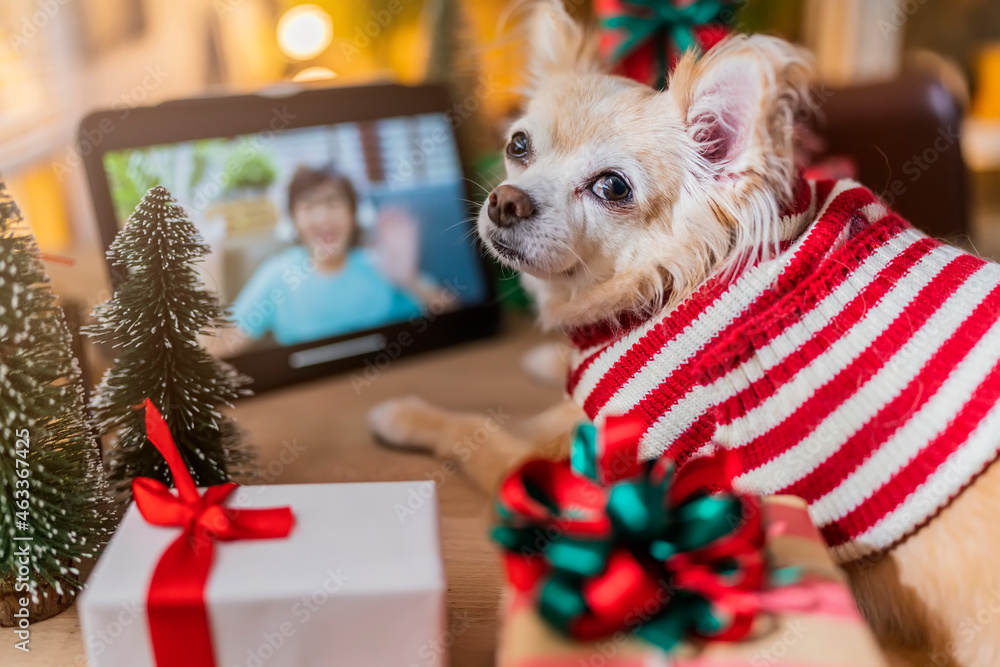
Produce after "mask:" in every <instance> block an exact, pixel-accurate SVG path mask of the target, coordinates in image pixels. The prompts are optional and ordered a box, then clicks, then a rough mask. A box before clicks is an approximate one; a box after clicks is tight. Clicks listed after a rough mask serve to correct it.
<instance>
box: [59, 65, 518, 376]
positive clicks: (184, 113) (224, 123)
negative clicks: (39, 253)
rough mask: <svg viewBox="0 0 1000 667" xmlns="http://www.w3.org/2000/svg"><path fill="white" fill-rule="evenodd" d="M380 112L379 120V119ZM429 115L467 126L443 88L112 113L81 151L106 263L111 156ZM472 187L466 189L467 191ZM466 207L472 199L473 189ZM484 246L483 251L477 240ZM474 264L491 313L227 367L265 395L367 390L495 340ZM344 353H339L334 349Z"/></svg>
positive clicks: (92, 118) (401, 326)
mask: <svg viewBox="0 0 1000 667" xmlns="http://www.w3.org/2000/svg"><path fill="white" fill-rule="evenodd" d="M374 110H378V113H373V111H374ZM426 113H444V114H447V115H448V118H449V120H450V121H451V123H452V127H453V128H455V127H456V125H457V124H458V123H460V122H461V120H462V118H461V116H458V115H456V112H455V108H454V106H453V103H452V101H451V99H450V97H449V95H448V92H447V90H446V89H445V88H444V87H443V86H439V85H421V86H403V85H398V84H379V85H370V86H361V87H354V88H307V89H301V88H296V89H293V90H292V91H290V92H287V93H282V94H250V95H227V96H214V97H199V98H191V99H183V100H175V101H170V102H164V103H162V104H159V105H157V106H149V107H136V108H113V109H106V110H101V111H96V112H93V113H90V114H88V115H87V116H86V117H85V118H84V119H83V120H82V121H81V123H80V128H79V132H78V141H79V144H78V146H79V149H80V154H81V155H82V156H83V161H84V166H85V169H86V173H87V181H88V183H89V186H90V192H91V199H92V201H93V203H94V210H95V213H96V216H97V222H98V226H99V229H100V234H101V241H102V244H103V246H104V250H105V253H106V251H107V250H108V248H109V247H110V245H111V242H112V241H113V240H114V238H115V235H116V234H117V233H118V229H119V228H118V220H117V218H116V216H115V211H114V206H113V204H112V198H111V189H110V187H109V184H108V180H107V174H106V173H105V171H104V164H103V163H104V155H105V153H107V152H109V151H116V150H123V149H130V148H142V147H147V146H155V145H161V144H175V143H181V142H186V141H194V140H198V139H211V138H220V137H222V138H225V137H234V136H239V135H248V134H261V133H264V132H270V131H281V130H290V129H296V128H307V127H315V126H325V125H334V124H337V123H351V122H358V121H365V120H375V119H379V118H391V117H398V116H415V115H419V114H426ZM453 134H454V136H455V142H456V145H457V148H458V152H459V159H460V162H461V165H462V173H463V174H467V173H468V169H467V162H466V160H465V156H464V154H463V151H462V147H461V142H460V141H459V138H458V135H457V132H455V133H453ZM465 183H466V181H463V185H464V184H465ZM465 198H466V200H468V199H469V195H468V188H467V187H466V188H465ZM474 213H475V212H474V211H473V210H471V208H470V210H469V219H471V220H474V219H475V218H474ZM476 243H477V246H478V243H479V242H478V240H477V241H476ZM477 250H479V248H478V247H477ZM475 254H476V255H477V260H476V266H477V267H478V269H479V271H480V275H481V277H482V280H483V281H484V284H485V285H486V289H487V292H486V294H487V296H486V299H485V301H484V302H483V303H482V304H479V305H472V306H465V307H462V308H460V309H459V310H457V311H453V312H447V313H440V314H437V313H433V312H430V313H428V314H427V315H426V316H424V317H420V318H416V319H414V320H411V321H408V322H401V323H394V324H389V325H387V326H384V327H380V328H377V329H366V330H363V331H357V332H353V333H350V334H345V335H341V336H335V337H331V338H324V339H321V340H317V341H312V342H309V343H303V344H299V345H290V346H278V347H273V348H267V349H261V350H253V351H248V352H244V353H241V354H237V355H234V356H227V357H224V358H225V360H226V361H228V362H230V363H232V364H233V365H234V366H235V367H236V368H237V369H238V370H240V371H241V372H243V373H245V374H246V375H248V376H249V377H250V378H252V381H253V383H252V385H251V388H252V389H253V390H254V391H258V392H259V391H264V390H267V389H272V388H275V387H280V386H284V385H287V384H291V383H295V382H302V381H306V380H312V379H316V378H319V377H324V376H326V375H330V374H332V373H340V372H344V371H349V370H356V369H364V370H365V371H367V373H362V374H360V375H359V376H358V378H354V379H355V380H357V381H358V382H361V386H366V385H365V384H364V383H365V382H366V381H369V380H370V378H368V376H369V375H372V374H373V371H372V370H371V369H375V371H377V373H375V374H376V375H377V374H379V373H381V371H382V370H384V368H385V366H386V365H387V364H389V363H392V362H394V361H395V360H396V359H399V358H402V357H407V356H411V355H414V354H418V353H422V352H427V351H430V350H437V349H441V348H443V347H448V346H451V345H456V344H459V343H462V342H466V341H471V340H476V339H480V338H484V337H487V336H491V335H493V334H495V333H496V332H497V330H498V328H499V322H500V311H499V306H498V303H497V299H496V294H495V291H494V286H493V281H492V280H491V278H490V274H489V271H488V269H487V265H486V263H485V260H484V259H483V253H482V252H480V251H477V252H476V253H475ZM108 272H109V275H110V279H111V286H112V289H117V287H118V285H119V284H120V283H121V281H122V279H123V276H122V275H121V272H120V270H119V269H117V268H113V267H112V266H111V262H110V260H109V261H108ZM379 337H381V338H379ZM378 342H383V343H384V346H383V348H382V349H378V350H375V349H372V350H371V351H369V352H361V353H356V354H350V355H349V356H344V357H341V358H335V359H331V360H329V361H322V362H318V363H312V364H307V365H304V366H299V367H295V366H293V363H292V360H293V359H302V358H303V356H306V357H308V356H309V354H312V355H313V356H322V355H323V352H324V350H326V351H327V352H328V353H329V354H335V353H336V351H337V350H341V349H344V348H348V347H350V345H351V344H353V345H354V346H356V347H361V348H365V347H367V348H372V347H373V346H374V345H375V344H376V343H378ZM341 344H346V345H341ZM338 345H340V347H339V348H338V347H331V346H338ZM302 353H306V354H305V355H303V354H302Z"/></svg>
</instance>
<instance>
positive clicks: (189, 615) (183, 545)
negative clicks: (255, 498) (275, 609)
mask: <svg viewBox="0 0 1000 667" xmlns="http://www.w3.org/2000/svg"><path fill="white" fill-rule="evenodd" d="M143 407H145V409H146V436H147V437H148V438H149V440H150V442H152V443H153V445H154V446H155V447H156V449H158V450H159V452H160V454H162V455H163V458H165V459H166V460H167V465H168V466H169V467H170V472H171V473H172V474H173V477H174V484H175V485H176V486H177V495H174V494H173V493H172V492H171V490H170V489H169V488H168V487H167V486H166V485H165V484H163V483H162V482H160V481H158V480H155V479H150V478H149V477H137V478H135V479H134V480H132V495H133V497H134V498H135V504H136V507H138V508H139V512H140V513H141V514H142V516H143V517H144V518H145V519H146V521H148V522H149V523H151V524H153V525H156V526H176V527H179V528H182V529H183V531H182V532H181V534H180V535H179V536H178V537H177V539H176V540H174V541H173V543H171V545H170V546H169V547H167V550H166V551H164V552H163V555H162V556H161V557H160V561H159V562H158V563H157V564H156V569H155V570H154V571H153V580H152V581H151V582H150V585H149V593H148V594H147V596H146V608H147V610H148V615H149V631H150V636H151V637H152V643H153V655H154V657H155V659H156V664H157V667H215V664H216V663H215V655H214V652H213V649H212V628H211V623H210V622H209V618H208V609H207V608H206V607H205V586H206V584H207V583H208V576H209V573H210V572H211V571H212V562H213V559H214V558H215V542H216V541H217V540H223V541H232V540H251V539H267V538H280V537H287V536H288V533H289V532H291V529H292V524H293V523H294V517H293V516H292V510H291V508H290V507H273V508H267V509H236V508H232V507H223V505H222V504H223V503H224V502H225V501H226V498H228V497H229V495H230V494H231V493H232V492H233V491H234V490H235V489H236V487H237V486H239V485H238V484H236V483H235V482H227V483H226V484H220V485H218V486H212V487H209V488H207V489H206V490H205V493H204V495H201V494H199V493H198V487H196V486H195V485H194V481H193V480H192V479H191V474H190V473H189V472H188V469H187V466H186V465H184V460H183V459H182V458H181V455H180V452H179V451H178V450H177V445H176V444H175V443H174V439H173V437H172V436H171V435H170V429H169V428H168V427H167V423H166V422H165V421H164V419H163V416H162V415H161V414H160V412H159V411H158V410H157V409H156V406H155V405H153V402H152V401H150V400H149V399H148V398H147V399H146V400H145V402H144V403H143Z"/></svg>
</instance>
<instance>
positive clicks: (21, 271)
mask: <svg viewBox="0 0 1000 667" xmlns="http://www.w3.org/2000/svg"><path fill="white" fill-rule="evenodd" d="M105 491H106V486H105V482H104V472H103V470H102V469H101V460H100V451H99V450H98V449H97V440H96V438H95V437H94V433H93V431H92V429H91V428H90V425H89V421H88V419H87V414H86V406H85V400H84V395H83V381H82V379H81V371H80V364H79V361H78V360H77V359H76V358H74V357H73V353H72V347H71V339H70V334H69V329H68V327H67V325H66V319H65V316H64V314H63V311H62V309H61V308H60V307H59V305H58V304H57V303H56V299H55V296H54V295H53V293H52V289H51V286H50V284H49V279H48V276H47V275H46V272H45V267H44V266H43V265H42V260H41V255H40V253H39V250H38V246H37V245H36V244H35V239H34V238H33V237H32V236H31V235H30V234H29V233H28V232H27V230H26V229H25V228H24V225H23V220H22V218H21V213H20V211H19V210H18V208H17V205H16V204H15V203H14V201H13V199H11V197H10V195H9V194H8V193H7V189H6V187H5V186H4V185H3V183H2V182H0V625H12V624H14V622H15V621H16V620H18V619H16V618H15V617H14V615H15V614H16V613H23V612H22V609H24V608H27V609H28V613H29V614H30V618H32V619H34V620H41V619H42V618H45V617H47V616H51V615H52V614H54V613H56V612H58V611H60V610H61V609H63V608H65V607H66V606H68V605H69V603H70V602H72V600H73V598H74V596H75V594H76V592H77V591H78V590H79V589H80V581H79V578H78V575H79V571H78V569H77V565H78V564H79V562H80V561H81V559H88V558H91V557H94V556H96V555H97V553H98V552H99V551H100V549H101V547H102V546H103V545H104V543H105V542H106V541H107V536H108V534H109V533H110V531H111V529H112V528H113V526H112V525H111V524H112V517H111V513H110V511H109V510H110V505H109V503H108V500H107V497H106V495H105ZM24 600H27V601H28V604H27V605H23V604H22V601H24Z"/></svg>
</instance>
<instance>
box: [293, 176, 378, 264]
mask: <svg viewBox="0 0 1000 667" xmlns="http://www.w3.org/2000/svg"><path fill="white" fill-rule="evenodd" d="M324 183H333V184H334V185H336V186H337V187H338V188H340V191H341V192H342V193H343V195H344V197H345V198H346V199H347V203H348V205H349V206H350V208H351V212H352V213H354V231H353V232H352V233H351V239H350V242H349V244H348V246H349V247H351V248H354V247H357V245H358V244H359V243H360V241H361V228H360V226H359V225H358V218H357V213H358V193H357V191H356V190H355V189H354V184H353V183H351V179H349V178H347V177H346V176H344V175H343V174H341V173H339V172H337V171H336V170H335V169H334V168H333V167H332V166H330V165H327V166H323V167H319V168H315V167H307V166H305V165H303V166H301V167H299V168H298V169H296V170H295V173H294V174H292V180H290V181H288V214H289V215H290V216H291V217H292V224H293V225H294V224H295V205H296V204H298V203H299V200H301V199H302V197H304V196H305V194H306V193H307V192H309V191H310V190H312V189H313V188H315V187H317V186H319V185H323V184H324Z"/></svg>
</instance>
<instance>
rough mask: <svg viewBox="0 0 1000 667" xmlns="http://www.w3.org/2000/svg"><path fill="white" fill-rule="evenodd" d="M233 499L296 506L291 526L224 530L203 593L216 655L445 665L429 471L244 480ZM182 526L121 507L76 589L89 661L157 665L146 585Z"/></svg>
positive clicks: (298, 663) (328, 665)
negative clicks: (279, 534) (256, 535)
mask: <svg viewBox="0 0 1000 667" xmlns="http://www.w3.org/2000/svg"><path fill="white" fill-rule="evenodd" d="M226 505H227V506H230V507H247V508H252V507H282V506H290V507H291V508H292V513H293V514H294V515H295V526H294V527H293V529H292V532H291V534H290V535H289V536H288V537H286V538H282V539H263V540H243V541H234V542H217V543H216V549H215V560H214V564H213V566H212V572H211V575H210V577H209V580H208V584H207V586H206V592H205V599H206V607H207V608H208V614H209V619H210V623H211V629H212V637H213V645H214V650H215V662H216V665H217V666H218V667H308V666H311V665H315V666H317V667H319V666H323V667H355V666H357V667H437V666H439V665H445V664H447V656H445V655H442V651H441V649H440V647H441V646H442V636H443V632H444V628H445V623H446V616H447V607H446V602H445V581H444V568H443V565H442V561H441V548H440V536H439V531H438V515H437V499H436V495H435V488H434V484H433V483H432V482H373V483H365V484H302V485H275V486H244V487H240V488H238V489H237V490H236V491H234V492H233V494H232V495H231V496H230V497H229V500H228V501H227V502H226ZM179 534H180V529H179V528H163V527H157V526H152V525H150V524H148V523H146V521H145V519H143V517H142V515H141V514H139V511H138V510H137V508H136V507H135V505H134V504H133V505H132V506H131V507H130V508H129V509H128V512H126V514H125V518H124V519H123V521H122V523H121V526H120V527H119V528H118V530H117V532H116V533H115V535H114V537H113V538H112V540H111V542H110V543H109V544H108V547H107V548H106V549H105V551H104V554H103V555H102V556H101V558H100V560H99V562H98V563H97V565H96V567H95V568H94V571H93V572H92V573H91V575H90V578H89V579H88V581H87V587H86V590H85V591H84V592H83V594H82V596H81V597H80V600H79V608H80V618H81V622H82V625H83V632H84V640H85V644H86V649H87V655H88V657H89V659H90V665H91V667H155V662H154V658H153V650H152V644H151V641H150V632H149V627H148V623H147V618H146V611H145V606H146V605H145V602H146V594H147V591H148V590H149V582H150V580H151V578H152V575H153V570H154V568H155V566H156V564H157V562H158V561H159V559H160V556H161V555H162V554H163V552H164V550H165V549H166V548H167V546H168V545H169V544H170V543H171V542H173V541H174V540H175V539H176V538H177V536H178V535H179ZM176 641H178V642H184V641H185V638H184V637H177V638H176Z"/></svg>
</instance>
